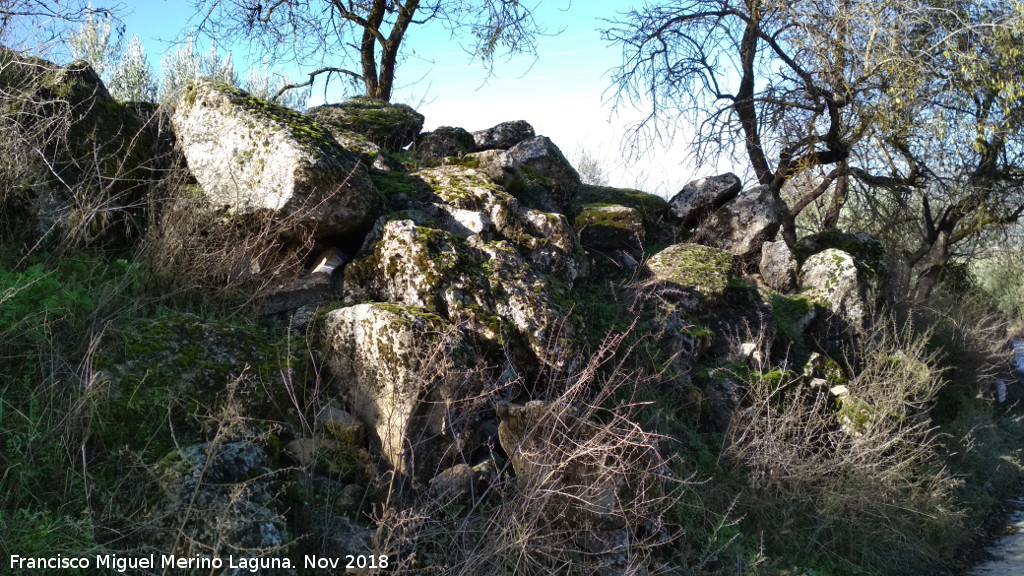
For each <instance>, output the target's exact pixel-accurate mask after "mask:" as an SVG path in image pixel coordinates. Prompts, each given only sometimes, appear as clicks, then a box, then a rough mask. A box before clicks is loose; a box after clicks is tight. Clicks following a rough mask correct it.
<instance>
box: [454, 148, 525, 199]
mask: <svg viewBox="0 0 1024 576" xmlns="http://www.w3.org/2000/svg"><path fill="white" fill-rule="evenodd" d="M460 164H462V165H464V166H467V167H470V168H473V169H474V170H476V171H478V172H482V173H483V174H485V175H486V176H487V177H488V178H490V179H491V182H494V183H495V184H497V185H498V186H501V187H502V188H503V189H504V190H505V191H506V192H508V193H509V194H512V195H516V194H519V193H521V192H523V191H524V190H525V189H526V187H527V186H528V185H529V182H528V181H527V179H526V175H525V174H523V169H522V167H520V166H519V163H518V162H516V160H515V158H513V157H512V155H511V154H509V153H508V152H506V151H504V150H484V151H483V152H474V153H472V154H467V155H465V156H463V157H462V160H461V162H460Z"/></svg>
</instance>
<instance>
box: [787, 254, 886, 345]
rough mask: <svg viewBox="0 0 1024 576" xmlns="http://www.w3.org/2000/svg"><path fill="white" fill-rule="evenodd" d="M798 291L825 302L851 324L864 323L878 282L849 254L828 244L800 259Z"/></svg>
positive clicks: (816, 300) (854, 325) (867, 320)
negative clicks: (811, 254) (806, 257)
mask: <svg viewBox="0 0 1024 576" xmlns="http://www.w3.org/2000/svg"><path fill="white" fill-rule="evenodd" d="M800 293H801V295H803V296H805V297H807V298H808V299H810V300H812V301H815V302H819V303H821V304H823V305H825V306H826V307H828V308H829V309H830V310H831V311H832V312H833V313H834V314H836V315H837V316H839V317H840V318H842V319H843V320H845V321H846V322H847V323H848V324H850V325H851V326H852V327H865V326H867V325H868V323H869V321H870V319H871V312H872V308H873V306H874V304H875V299H876V298H877V296H878V282H877V277H875V276H874V275H873V274H872V273H871V272H869V271H867V270H865V269H864V268H863V267H859V266H858V265H857V262H856V261H855V260H854V258H853V256H851V255H850V254H848V253H846V252H843V251H842V250H837V249H835V248H829V249H827V250H824V251H822V252H819V253H817V254H815V255H813V256H811V257H809V258H808V259H807V260H806V261H804V264H803V267H802V268H801V270H800Z"/></svg>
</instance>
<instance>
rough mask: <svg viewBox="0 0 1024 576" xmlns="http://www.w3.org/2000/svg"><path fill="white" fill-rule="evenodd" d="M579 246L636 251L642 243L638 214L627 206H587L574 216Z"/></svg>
mask: <svg viewBox="0 0 1024 576" xmlns="http://www.w3.org/2000/svg"><path fill="white" fill-rule="evenodd" d="M575 225H576V230H577V231H578V232H579V235H580V244H582V245H583V246H584V247H585V248H590V249H596V250H617V249H622V248H639V247H640V246H642V245H643V243H644V235H645V230H644V223H643V219H642V218H641V217H640V213H639V212H637V211H636V210H635V209H633V208H629V207H627V206H615V205H588V206H585V207H584V208H583V209H582V210H581V211H580V212H579V214H578V215H577V216H576V221H575Z"/></svg>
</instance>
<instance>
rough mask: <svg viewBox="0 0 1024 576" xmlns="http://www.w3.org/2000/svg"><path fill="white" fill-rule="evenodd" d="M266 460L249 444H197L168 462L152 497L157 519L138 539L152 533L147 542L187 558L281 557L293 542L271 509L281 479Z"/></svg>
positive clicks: (153, 517)
mask: <svg viewBox="0 0 1024 576" xmlns="http://www.w3.org/2000/svg"><path fill="white" fill-rule="evenodd" d="M266 461H267V458H266V454H265V453H264V452H263V450H262V449H261V448H260V447H259V446H258V445H256V444H255V443H253V442H251V441H245V440H242V441H228V442H223V443H219V442H212V443H203V444H196V445H191V446H188V447H186V448H185V449H184V450H182V451H181V452H180V453H179V454H178V455H177V458H167V459H165V460H164V461H162V462H161V464H160V467H159V469H158V471H157V474H158V476H159V477H160V479H159V483H160V485H161V490H160V492H159V493H150V494H148V495H147V497H148V498H149V500H150V501H151V504H150V505H149V507H148V508H149V514H150V516H151V518H150V520H149V521H148V522H147V523H146V525H145V526H144V527H143V528H141V529H140V532H142V534H137V536H139V535H141V536H143V537H145V533H146V532H151V533H150V534H149V536H148V537H145V540H143V541H144V542H146V543H147V544H148V545H151V546H160V549H161V550H163V551H164V552H165V553H168V554H175V555H179V556H182V557H186V556H187V557H191V556H195V555H198V554H215V555H217V556H220V557H222V558H223V557H226V556H227V555H228V554H232V553H237V551H238V550H248V551H251V552H249V553H248V554H247V556H256V557H267V558H274V557H278V556H279V554H280V553H281V551H282V550H283V549H284V548H285V547H286V546H287V545H288V543H289V542H290V541H291V538H290V536H289V533H288V530H287V528H286V520H285V518H284V516H283V515H282V514H279V513H277V512H275V511H274V510H272V508H271V507H272V506H273V505H274V503H275V502H274V499H275V496H276V494H277V491H276V489H275V488H274V486H273V484H274V482H275V481H276V480H277V478H275V475H274V474H273V473H271V471H270V469H269V468H267V467H266ZM197 511H201V513H197ZM280 573H281V574H295V572H294V570H282V571H281V572H280Z"/></svg>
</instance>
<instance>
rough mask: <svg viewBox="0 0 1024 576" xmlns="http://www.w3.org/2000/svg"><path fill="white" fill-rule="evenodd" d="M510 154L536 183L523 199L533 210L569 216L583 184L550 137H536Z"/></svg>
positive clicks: (523, 194) (521, 144) (521, 195)
mask: <svg viewBox="0 0 1024 576" xmlns="http://www.w3.org/2000/svg"><path fill="white" fill-rule="evenodd" d="M508 153H509V154H510V155H511V156H512V158H513V159H514V160H515V161H516V162H518V163H519V165H520V166H522V167H523V171H524V172H526V175H527V177H529V178H530V179H531V180H533V182H534V186H532V187H529V188H528V189H527V190H526V191H524V192H523V193H522V194H520V198H522V200H523V201H524V202H525V203H526V204H527V205H529V206H531V207H533V208H537V209H539V210H542V211H545V212H556V213H559V214H568V213H569V211H570V209H571V208H572V204H573V200H574V199H575V197H576V194H577V193H578V192H579V189H580V186H581V184H582V181H581V180H580V175H579V173H578V172H576V169H575V168H573V167H572V164H570V163H569V161H568V160H566V158H565V155H564V154H562V151H561V150H559V149H558V146H555V144H554V143H553V142H552V141H551V140H549V139H548V138H547V137H544V136H536V137H534V138H530V139H529V140H524V141H522V142H520V143H519V144H516V145H515V146H513V147H512V148H511V149H509V151H508Z"/></svg>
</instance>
